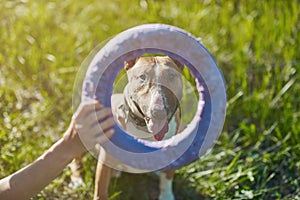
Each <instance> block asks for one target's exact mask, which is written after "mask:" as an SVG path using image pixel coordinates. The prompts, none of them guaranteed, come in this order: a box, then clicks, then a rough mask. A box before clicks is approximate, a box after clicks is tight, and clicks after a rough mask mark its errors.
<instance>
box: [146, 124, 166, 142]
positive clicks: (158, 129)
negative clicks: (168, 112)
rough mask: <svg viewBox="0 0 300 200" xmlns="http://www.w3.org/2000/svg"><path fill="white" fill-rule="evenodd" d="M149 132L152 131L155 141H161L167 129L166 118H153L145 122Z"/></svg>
mask: <svg viewBox="0 0 300 200" xmlns="http://www.w3.org/2000/svg"><path fill="white" fill-rule="evenodd" d="M147 126H148V129H149V131H150V132H152V133H153V137H154V139H155V140H156V141H161V140H162V139H163V138H164V137H165V135H166V133H167V132H168V131H169V125H168V121H167V120H154V119H150V121H149V123H148V124H147Z"/></svg>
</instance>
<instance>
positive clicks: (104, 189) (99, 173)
mask: <svg viewBox="0 0 300 200" xmlns="http://www.w3.org/2000/svg"><path fill="white" fill-rule="evenodd" d="M101 153H105V152H103V151H102V152H100V154H101ZM111 172H112V169H111V168H110V167H108V166H106V165H105V164H104V163H103V162H101V161H98V163H97V169H96V177H95V191H94V200H107V199H108V189H109V183H110V179H111Z"/></svg>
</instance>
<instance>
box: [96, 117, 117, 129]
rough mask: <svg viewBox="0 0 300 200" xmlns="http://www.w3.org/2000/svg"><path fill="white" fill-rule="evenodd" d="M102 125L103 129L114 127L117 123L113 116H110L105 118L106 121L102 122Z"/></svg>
mask: <svg viewBox="0 0 300 200" xmlns="http://www.w3.org/2000/svg"><path fill="white" fill-rule="evenodd" d="M99 125H100V127H101V129H102V130H103V131H105V130H107V129H110V128H112V127H113V126H114V125H115V120H114V118H113V117H109V118H107V119H105V120H104V121H101V122H100V124H99Z"/></svg>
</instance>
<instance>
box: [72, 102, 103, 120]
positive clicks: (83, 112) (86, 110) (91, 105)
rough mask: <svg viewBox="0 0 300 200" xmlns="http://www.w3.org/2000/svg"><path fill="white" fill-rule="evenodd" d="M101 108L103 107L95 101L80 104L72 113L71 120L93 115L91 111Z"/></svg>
mask: <svg viewBox="0 0 300 200" xmlns="http://www.w3.org/2000/svg"><path fill="white" fill-rule="evenodd" d="M102 107H103V105H102V104H100V102H99V101H97V100H90V101H85V102H82V103H80V105H79V107H78V108H77V110H76V112H75V113H74V115H73V118H78V117H87V115H89V114H90V113H93V112H92V111H97V110H100V109H101V108H102Z"/></svg>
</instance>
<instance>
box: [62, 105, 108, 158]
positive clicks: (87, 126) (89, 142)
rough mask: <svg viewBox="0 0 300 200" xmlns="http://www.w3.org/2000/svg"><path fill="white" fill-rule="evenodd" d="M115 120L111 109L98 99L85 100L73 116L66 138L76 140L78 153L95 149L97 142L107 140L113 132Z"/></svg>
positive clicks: (100, 142)
mask: <svg viewBox="0 0 300 200" xmlns="http://www.w3.org/2000/svg"><path fill="white" fill-rule="evenodd" d="M113 125H114V120H113V117H112V113H111V109H110V108H104V106H103V105H101V104H100V103H99V102H97V101H89V102H83V103H81V104H80V105H79V107H78V109H77V111H76V112H75V113H74V115H73V117H72V122H71V124H70V127H69V129H68V131H67V132H66V134H65V135H64V138H65V139H66V140H75V141H76V143H77V144H76V145H74V148H76V149H77V153H76V154H77V155H80V154H82V153H85V152H86V151H87V150H93V149H94V148H95V146H96V144H100V145H101V144H102V143H104V142H106V141H107V140H108V139H109V138H110V137H111V136H112V135H113V134H114V129H112V127H113Z"/></svg>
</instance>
